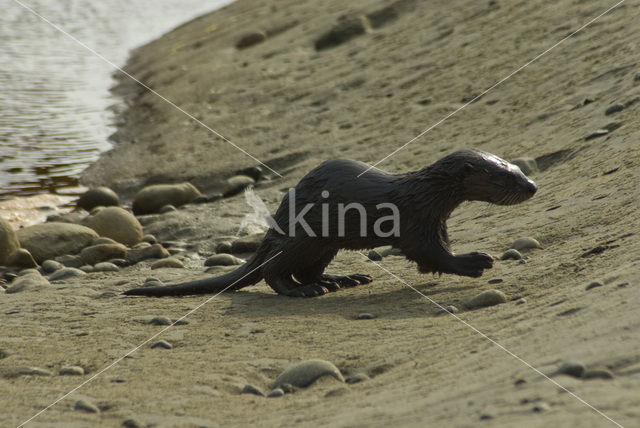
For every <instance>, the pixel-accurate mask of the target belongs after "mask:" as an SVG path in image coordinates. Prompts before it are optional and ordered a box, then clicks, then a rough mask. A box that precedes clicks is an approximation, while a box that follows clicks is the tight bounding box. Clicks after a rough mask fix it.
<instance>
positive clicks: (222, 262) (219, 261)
mask: <svg viewBox="0 0 640 428" xmlns="http://www.w3.org/2000/svg"><path fill="white" fill-rule="evenodd" d="M243 263H244V260H243V259H241V258H239V257H236V256H232V255H231V254H216V255H213V256H211V257H209V258H208V259H207V260H205V262H204V265H205V266H235V265H241V264H243Z"/></svg>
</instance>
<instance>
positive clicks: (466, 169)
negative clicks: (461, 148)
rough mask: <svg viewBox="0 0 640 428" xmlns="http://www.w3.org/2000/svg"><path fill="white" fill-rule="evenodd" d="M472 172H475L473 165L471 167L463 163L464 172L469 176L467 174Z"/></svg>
mask: <svg viewBox="0 0 640 428" xmlns="http://www.w3.org/2000/svg"><path fill="white" fill-rule="evenodd" d="M473 171H475V168H474V167H473V165H471V164H470V163H469V162H465V163H464V172H466V173H467V174H469V173H471V172H473Z"/></svg>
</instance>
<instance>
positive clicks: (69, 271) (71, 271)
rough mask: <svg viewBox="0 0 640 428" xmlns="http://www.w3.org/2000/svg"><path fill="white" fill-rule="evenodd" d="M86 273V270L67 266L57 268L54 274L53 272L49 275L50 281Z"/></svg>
mask: <svg viewBox="0 0 640 428" xmlns="http://www.w3.org/2000/svg"><path fill="white" fill-rule="evenodd" d="M86 274H87V273H86V272H84V271H82V270H80V269H76V268H70V267H66V268H62V269H60V270H57V271H55V272H54V273H53V274H51V276H50V277H49V281H62V280H65V279H69V278H75V277H78V276H84V275H86Z"/></svg>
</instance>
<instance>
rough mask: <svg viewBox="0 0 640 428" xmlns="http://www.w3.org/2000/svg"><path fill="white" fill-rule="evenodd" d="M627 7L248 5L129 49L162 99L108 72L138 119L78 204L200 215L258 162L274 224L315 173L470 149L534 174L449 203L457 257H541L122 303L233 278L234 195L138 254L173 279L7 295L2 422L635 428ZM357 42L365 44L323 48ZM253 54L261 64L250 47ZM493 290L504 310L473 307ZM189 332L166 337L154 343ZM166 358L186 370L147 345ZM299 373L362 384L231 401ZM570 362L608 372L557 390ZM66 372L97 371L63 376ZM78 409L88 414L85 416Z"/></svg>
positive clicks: (633, 57) (129, 274) (1, 299)
mask: <svg viewBox="0 0 640 428" xmlns="http://www.w3.org/2000/svg"><path fill="white" fill-rule="evenodd" d="M258 3H259V4H258ZM613 5H614V3H613V2H612V3H608V2H598V1H591V0H590V1H583V2H575V1H569V0H560V1H558V2H553V3H550V2H543V1H539V0H536V1H529V2H507V1H504V0H502V1H500V0H499V1H494V0H491V1H482V2H474V1H470V0H459V1H458V0H456V1H453V2H452V1H440V0H436V1H432V2H419V1H415V0H398V1H396V2H394V3H392V2H382V1H373V0H358V1H356V2H349V3H345V2H340V1H335V0H329V1H326V2H322V6H321V7H320V6H318V3H317V2H311V1H307V0H304V1H301V0H296V1H293V0H280V1H273V0H270V1H266V2H251V1H248V0H238V1H236V2H234V3H233V4H231V5H229V6H227V7H225V8H222V9H220V10H218V11H215V12H213V13H211V14H208V15H205V16H202V17H199V18H197V19H195V20H193V21H191V22H189V23H185V24H184V25H181V26H180V27H178V28H176V29H175V30H173V31H171V32H169V33H167V34H166V35H164V36H163V37H161V38H159V39H157V40H155V41H153V42H151V43H149V44H147V45H145V46H142V47H140V48H138V49H136V50H135V51H133V52H132V54H131V57H130V59H129V61H128V63H127V65H126V67H125V70H126V72H127V73H129V74H130V75H131V76H133V77H135V78H136V79H138V80H139V81H140V82H142V83H143V84H144V85H146V86H147V87H149V88H151V89H153V91H155V92H156V93H153V92H150V91H149V90H147V89H145V88H144V87H143V86H142V85H141V84H140V83H137V82H135V81H133V80H131V79H130V78H129V77H127V76H124V75H119V76H118V85H117V86H116V87H115V88H114V93H116V94H118V95H119V96H120V97H122V99H123V100H124V105H125V106H126V110H123V111H122V112H121V114H120V123H119V128H118V131H117V133H116V134H115V135H114V136H113V140H114V141H115V143H114V147H113V149H112V150H111V151H109V152H107V153H105V154H104V155H103V156H102V157H101V159H100V160H99V161H98V162H97V163H95V164H94V165H92V166H91V167H89V168H88V169H87V170H86V171H85V173H84V175H83V177H82V180H81V181H82V183H83V184H84V185H86V186H109V187H110V188H112V189H113V190H115V191H116V192H117V193H118V194H119V195H120V197H121V198H122V199H123V200H124V201H125V203H127V204H130V202H131V198H132V197H133V195H134V194H135V193H136V192H137V191H139V190H140V189H141V188H142V187H144V186H145V185H149V184H158V183H178V182H182V181H189V182H190V183H192V184H194V185H195V186H197V187H198V188H199V189H200V190H201V191H202V192H203V193H204V194H205V195H212V194H215V193H217V192H220V191H222V190H223V188H224V183H225V181H226V180H227V179H228V178H229V177H231V176H233V175H234V173H235V171H238V170H241V169H243V168H248V167H253V166H257V165H259V166H262V168H263V169H264V171H265V172H266V175H267V178H268V179H266V180H262V181H259V182H258V183H257V185H256V187H255V193H256V194H257V195H258V196H259V197H260V198H261V199H262V200H263V201H264V203H265V204H266V205H267V207H268V208H269V209H270V210H272V211H273V210H275V209H276V208H277V206H278V204H279V202H280V200H281V199H282V197H283V195H284V192H286V191H287V189H289V188H290V187H292V186H294V185H295V184H296V183H297V182H298V181H299V180H300V178H301V177H303V176H304V175H305V174H306V173H307V172H308V171H309V170H311V169H312V168H313V167H315V166H316V165H318V164H320V163H321V162H322V161H324V160H327V159H332V158H340V157H341V158H350V159H355V160H359V161H363V162H367V163H369V164H376V166H377V167H378V168H380V169H383V170H385V171H389V172H406V171H411V170H417V169H420V168H422V167H424V166H426V165H429V164H431V163H433V162H435V161H436V160H438V159H440V158H441V157H443V156H445V155H446V154H448V153H451V152H453V151H455V150H458V149H461V148H465V147H475V148H478V149H482V150H485V151H488V152H491V153H494V154H496V155H498V156H500V157H502V158H504V159H506V160H514V159H518V158H529V159H532V160H535V164H536V165H537V167H536V169H535V170H534V171H532V172H531V173H530V174H529V177H530V178H531V179H532V180H534V181H535V182H536V183H537V185H538V188H539V190H538V192H537V194H536V195H535V196H534V197H533V198H532V199H531V200H529V201H526V202H524V203H522V204H518V205H513V206H497V205H491V204H487V203H480V202H468V203H465V204H463V205H462V206H460V207H459V208H458V209H457V210H455V211H454V212H453V215H452V216H451V218H450V219H449V221H448V225H449V234H450V237H451V241H452V247H453V250H454V251H455V252H457V253H466V252H471V251H484V252H487V253H489V254H491V255H493V256H495V257H496V258H499V257H500V255H501V254H503V253H504V252H505V251H506V250H507V249H508V248H509V247H510V245H511V244H512V242H513V241H514V240H516V239H517V238H521V237H532V238H535V239H536V240H537V241H539V243H540V244H541V246H542V248H540V249H532V250H528V251H523V255H524V261H523V262H519V261H515V260H505V261H501V260H498V261H496V263H495V265H494V268H493V269H491V270H488V271H487V272H486V273H485V274H484V275H483V276H482V277H480V278H467V277H460V276H454V275H442V276H432V275H422V274H420V273H419V272H418V271H417V270H416V266H415V264H414V263H411V262H409V261H408V260H406V259H405V258H404V257H402V256H388V257H385V258H384V259H382V261H380V262H379V263H380V264H381V266H382V267H383V268H384V269H381V268H380V267H378V266H376V265H375V264H373V263H371V262H369V261H367V259H366V258H365V257H364V256H363V255H362V254H360V253H358V252H341V253H339V254H338V256H337V258H336V259H335V260H334V261H333V262H332V263H331V265H330V266H329V268H328V271H329V272H332V273H340V272H343V273H352V272H366V273H369V274H372V275H373V276H374V277H375V280H374V281H373V282H372V283H371V284H367V285H361V286H358V287H354V288H348V289H342V290H339V291H338V292H336V293H330V294H328V295H325V296H321V297H317V298H312V299H295V298H287V297H282V296H278V295H276V294H275V293H274V292H273V291H272V290H271V288H269V287H268V286H267V285H266V284H265V283H264V282H261V283H260V284H258V285H257V286H254V287H250V288H245V289H243V290H241V291H238V292H233V293H225V294H222V295H220V296H216V297H214V298H211V297H212V296H194V297H183V298H162V299H147V298H127V297H124V296H121V295H120V293H121V292H123V291H125V290H127V289H130V288H132V287H136V286H140V285H142V284H143V283H144V281H145V279H147V278H148V277H154V278H157V279H159V280H160V281H162V282H163V283H165V284H171V283H176V282H180V281H184V280H191V279H199V278H204V277H206V276H211V275H216V274H219V273H221V272H224V271H225V269H228V268H218V269H217V270H214V271H211V272H210V273H205V267H204V265H203V263H204V260H205V259H206V258H207V257H208V256H210V255H212V254H213V253H214V252H215V248H216V244H218V243H219V242H221V241H226V240H230V239H233V238H234V237H235V236H236V234H237V232H238V229H239V227H240V224H241V223H242V220H243V218H245V215H246V214H250V213H252V212H253V210H252V207H251V206H249V205H248V204H247V202H246V200H245V197H244V196H243V195H242V194H239V195H236V196H233V197H229V198H224V199H221V200H219V201H216V202H210V203H205V204H188V205H185V206H184V207H181V208H180V209H178V210H177V211H173V212H169V213H166V214H161V215H150V216H143V217H141V218H140V221H141V223H142V224H143V226H144V232H145V233H149V234H153V235H154V236H155V237H156V238H157V239H158V240H159V241H160V242H168V241H180V242H183V243H185V248H186V251H185V252H184V255H183V256H182V261H183V263H184V265H185V268H184V269H169V268H164V269H156V270H151V268H150V265H151V262H152V261H144V262H141V263H138V264H135V265H133V266H130V267H126V268H123V269H122V270H120V271H119V272H97V273H90V274H88V275H87V276H83V277H79V278H72V279H68V280H65V281H60V282H53V283H52V284H53V287H51V288H50V289H47V290H41V291H38V292H24V293H16V294H8V293H4V292H2V293H0V313H2V324H3V334H2V341H1V342H0V390H1V391H3V393H2V394H1V395H2V398H0V403H1V405H0V407H2V408H3V410H4V411H3V412H1V413H0V425H1V426H18V425H20V424H21V423H23V422H25V421H27V420H29V418H31V417H32V416H34V415H36V414H37V413H38V412H39V411H41V410H42V409H44V408H46V407H47V406H49V405H51V404H52V403H54V402H55V401H56V400H57V399H59V398H61V397H63V396H64V397H65V398H64V399H62V400H60V401H59V402H57V403H56V404H54V405H53V406H51V407H50V408H49V409H48V410H47V411H46V412H44V413H42V414H40V415H38V416H37V417H35V418H34V419H33V420H31V421H30V422H29V423H28V424H27V425H26V426H34V427H58V426H59V427H63V426H64V427H85V426H140V427H205V426H206V427H217V426H220V427H227V426H292V425H297V426H335V427H360V426H415V427H418V426H455V427H471V426H500V427H502V426H504V427H507V426H527V427H529V426H531V427H551V426H580V427H603V426H625V427H633V426H638V425H640V347H639V346H638V344H639V343H640V315H639V312H638V308H637V307H636V305H637V304H638V303H639V302H640V288H639V287H640V282H639V278H640V256H639V254H640V239H639V238H640V235H639V231H640V214H639V210H638V207H639V206H640V205H639V204H638V196H639V194H640V144H638V142H639V141H640V128H639V127H638V119H637V118H638V109H639V108H640V55H639V54H638V49H639V48H640V44H639V42H638V38H637V35H636V34H637V31H636V30H634V28H635V27H637V21H638V17H639V16H640V5H638V3H634V2H624V3H622V4H620V5H619V6H617V7H616V8H615V9H613V10H611V11H610V12H608V13H606V14H604V15H603V16H601V17H599V18H598V16H599V15H601V14H602V13H603V12H605V11H607V9H608V8H610V7H611V6H613ZM595 18H597V19H595ZM594 19H595V20H594ZM346 23H349V25H351V27H349V28H351V29H352V32H353V34H351V36H352V37H350V38H349V37H345V36H344V31H343V32H342V33H340V34H341V37H342V39H339V40H338V41H337V42H335V44H334V45H325V44H323V43H325V42H326V38H325V39H323V36H325V35H326V34H328V33H329V32H330V31H332V30H336V29H340V28H344V27H345V26H346V25H347V24H346ZM585 24H589V25H588V26H586V27H584V28H583V29H581V27H583V26H584V25H585ZM353 29H355V30H353ZM580 29H581V30H580ZM576 30H580V31H579V32H577V33H575V34H574V32H576ZM247 35H251V37H250V38H245V36H247ZM567 36H570V37H568V38H566V37H567ZM243 38H245V40H249V42H253V43H255V44H251V43H249V42H247V43H248V44H250V46H246V47H243V46H240V48H239V47H237V45H238V43H239V41H240V40H242V39H243ZM565 38H566V39H565ZM332 40H333V39H332ZM561 41H562V42H561ZM558 42H561V43H560V44H558ZM332 43H333V42H332ZM527 64H528V65H527ZM525 65H526V66H525ZM514 73H515V74H514ZM487 90H488V91H487ZM485 91H486V93H484V92H485ZM483 93H484V94H483ZM158 94H160V95H161V97H160V96H158ZM481 94H483V95H482V96H479V95H481ZM168 101H170V103H169V102H168ZM614 105H619V106H618V107H614V108H612V106H614ZM194 119H196V120H194ZM212 130H214V131H215V132H217V133H219V135H222V136H224V138H225V139H226V141H225V140H223V139H221V138H220V136H219V135H216V134H215V133H213V132H212ZM424 131H427V132H424ZM422 133H424V134H423V135H422V136H420V137H419V138H417V139H415V140H413V139H414V138H415V137H416V136H418V135H420V134H422ZM412 140H413V141H412ZM410 141H411V142H410ZM408 142H410V143H409V144H407V143H408ZM397 149H400V150H398V151H397V152H395V153H394V151H396V150H397ZM392 153H393V155H392V156H389V155H390V154H392ZM258 160H259V162H258ZM381 160H382V162H380V163H379V164H378V162H379V161H381ZM241 256H243V257H244V258H247V257H248V256H249V254H244V255H241ZM389 272H390V273H391V274H390V273H389ZM596 281H597V282H599V283H600V286H597V287H593V288H589V287H587V286H588V285H589V284H590V283H592V282H596ZM587 288H589V289H587ZM489 289H495V290H499V291H501V292H502V293H504V294H505V295H506V298H507V301H506V303H503V304H499V305H496V306H492V307H486V308H481V309H475V310H469V309H466V308H465V302H466V301H467V299H469V298H470V297H472V296H474V295H476V294H478V293H480V292H481V291H484V290H489ZM433 302H437V303H438V304H439V305H442V306H449V305H453V306H455V307H457V308H459V312H457V313H456V314H455V316H453V315H451V314H447V313H444V314H443V313H442V311H441V309H440V308H439V307H438V306H437V305H435V304H434V303H433ZM192 310H193V312H192V313H190V311H192ZM188 313H189V315H188V316H187V317H186V318H185V319H184V321H186V323H180V324H179V325H175V326H172V327H170V328H168V329H167V327H166V326H158V325H151V324H149V320H151V319H152V318H154V317H157V316H164V317H167V318H169V319H170V320H172V321H175V320H177V319H180V318H181V317H183V316H184V315H186V314H188ZM363 313H365V314H372V315H373V316H374V317H373V319H358V315H359V314H363ZM165 329H166V331H165ZM160 339H164V340H166V341H168V342H169V343H170V344H171V345H172V346H173V347H172V349H159V348H151V344H152V343H154V342H156V341H158V340H160ZM309 359H323V360H327V361H330V362H332V363H333V364H335V365H336V366H337V367H338V368H339V369H340V371H341V372H342V373H343V375H345V376H354V375H366V376H363V378H365V379H366V380H364V381H362V382H359V383H353V384H352V383H341V382H339V381H337V380H336V379H333V378H329V377H323V378H321V379H320V380H318V381H317V382H316V383H314V384H313V385H311V386H310V387H307V388H300V389H298V390H296V391H295V392H294V393H291V394H285V395H284V396H283V397H279V398H266V397H260V396H256V395H252V394H243V393H241V391H242V389H243V388H244V386H245V385H247V384H251V385H255V386H257V387H258V388H260V389H261V390H263V391H264V392H269V391H270V389H271V386H272V384H273V382H274V380H275V379H276V377H277V376H278V375H279V374H280V373H281V372H282V371H283V370H284V369H285V368H287V367H289V366H290V365H291V364H294V363H297V362H300V361H304V360H309ZM571 361H573V362H576V361H577V362H580V363H581V364H582V365H584V366H585V367H586V368H587V369H589V370H599V371H600V372H601V373H602V372H604V373H607V374H608V375H607V376H595V377H594V378H584V377H582V378H576V377H572V376H568V375H566V374H560V375H554V376H551V377H550V376H549V375H550V374H552V373H554V372H555V371H556V370H557V369H558V368H559V367H560V366H561V365H562V364H563V363H567V362H571ZM65 366H80V367H82V368H83V369H84V372H85V374H84V375H81V376H62V375H59V374H58V373H59V370H60V368H62V367H65ZM24 367H36V368H40V369H42V370H44V371H46V372H48V373H49V375H37V373H36V374H34V373H32V374H29V375H25V374H24V373H23V372H20V368H24ZM21 373H22V374H21ZM609 375H610V376H609ZM94 376H95V377H94ZM85 381H87V383H86V384H83V383H84V382H85ZM81 384H83V385H82V386H81V387H80V388H78V389H77V390H74V388H76V387H78V386H80V385H81ZM72 390H73V391H74V392H72V393H71V394H70V395H68V396H66V395H65V394H67V393H69V392H70V391H72ZM78 400H86V401H87V402H90V403H93V404H94V405H95V406H97V407H98V408H99V412H98V413H91V412H87V411H82V410H77V409H74V407H75V404H77V402H78Z"/></svg>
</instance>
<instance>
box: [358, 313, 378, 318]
mask: <svg viewBox="0 0 640 428" xmlns="http://www.w3.org/2000/svg"><path fill="white" fill-rule="evenodd" d="M375 317H376V316H375V315H374V314H369V313H366V312H363V313H361V314H358V315H357V316H356V319H357V320H372V319H374V318H375Z"/></svg>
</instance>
